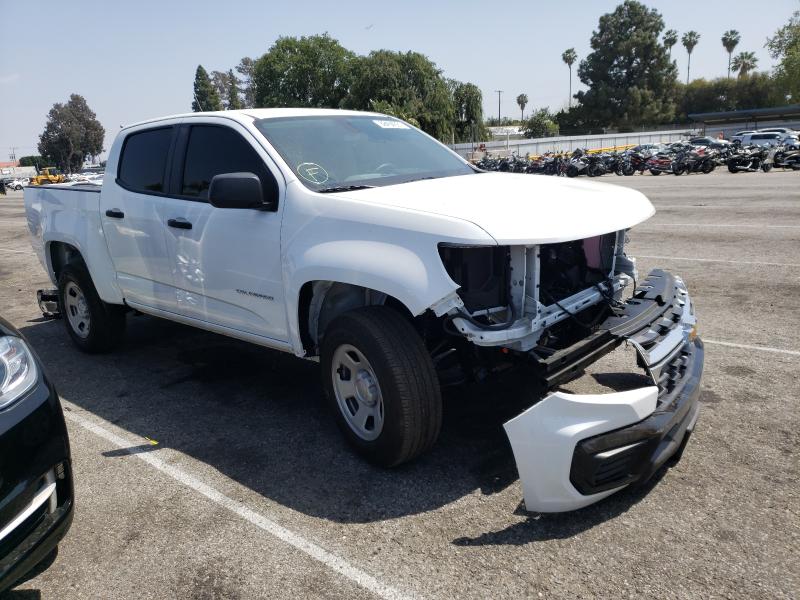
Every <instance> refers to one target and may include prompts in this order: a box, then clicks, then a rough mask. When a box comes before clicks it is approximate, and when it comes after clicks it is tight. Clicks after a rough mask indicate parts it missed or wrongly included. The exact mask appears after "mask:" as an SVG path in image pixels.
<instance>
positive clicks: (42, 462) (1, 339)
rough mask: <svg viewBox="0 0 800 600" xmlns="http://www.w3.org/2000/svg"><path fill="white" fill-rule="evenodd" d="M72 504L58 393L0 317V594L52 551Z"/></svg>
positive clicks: (68, 519) (66, 526)
mask: <svg viewBox="0 0 800 600" xmlns="http://www.w3.org/2000/svg"><path fill="white" fill-rule="evenodd" d="M73 507H74V501H73V484H72V465H71V459H70V449H69V440H68V438H67V429H66V426H65V424H64V415H63V413H62V412H61V404H60V402H59V399H58V394H57V393H56V390H55V388H54V387H53V384H52V383H50V381H49V380H48V379H47V376H46V375H45V373H44V370H43V369H42V365H41V364H40V363H39V361H38V359H37V358H36V355H35V354H34V352H33V350H32V349H31V347H30V346H29V345H28V343H27V342H26V341H25V339H24V338H23V337H22V336H21V335H20V333H19V332H18V331H17V330H16V329H14V328H13V327H12V326H11V325H10V324H9V323H8V322H7V321H4V320H3V319H2V318H0V594H2V593H3V592H4V591H5V590H7V589H9V588H10V587H13V586H14V585H15V584H16V583H17V582H19V581H20V580H21V579H24V578H25V576H26V575H28V574H29V573H30V572H31V570H33V569H37V568H38V569H41V568H42V564H46V563H47V561H48V560H51V559H52V558H53V557H54V555H55V552H56V548H57V545H58V543H59V541H60V540H61V539H62V538H63V537H64V535H65V534H66V533H67V530H68V529H69V527H70V524H71V523H72V514H73Z"/></svg>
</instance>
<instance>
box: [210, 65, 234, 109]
mask: <svg viewBox="0 0 800 600" xmlns="http://www.w3.org/2000/svg"><path fill="white" fill-rule="evenodd" d="M208 78H209V79H210V80H211V85H212V86H214V91H215V92H217V97H218V98H219V99H220V104H222V105H223V108H224V107H225V101H224V100H225V99H226V98H227V97H228V86H229V85H230V78H229V77H228V72H227V71H211V73H209V74H208Z"/></svg>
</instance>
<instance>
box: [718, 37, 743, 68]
mask: <svg viewBox="0 0 800 600" xmlns="http://www.w3.org/2000/svg"><path fill="white" fill-rule="evenodd" d="M741 38H742V36H741V35H739V32H738V31H736V30H735V29H729V30H728V31H726V32H725V33H723V34H722V45H723V46H724V47H725V51H726V52H727V53H728V79H730V78H731V55H732V54H733V51H734V50H736V46H738V45H739V40H740V39H741Z"/></svg>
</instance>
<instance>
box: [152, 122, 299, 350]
mask: <svg viewBox="0 0 800 600" xmlns="http://www.w3.org/2000/svg"><path fill="white" fill-rule="evenodd" d="M186 123H188V124H184V125H182V126H181V131H180V134H179V137H178V143H177V145H176V160H175V166H174V169H173V185H174V188H173V190H172V193H171V195H170V196H171V197H170V198H167V199H166V204H165V210H166V213H165V217H166V222H167V223H168V227H167V229H166V237H167V247H168V252H169V254H170V257H171V260H172V274H173V278H174V281H175V286H176V294H177V310H178V312H179V313H180V314H182V315H185V316H187V317H192V318H195V319H201V320H203V321H206V322H208V323H212V324H215V325H222V326H224V327H228V328H232V329H235V330H238V331H243V332H246V333H249V334H256V335H258V336H262V337H267V338H270V339H274V340H280V341H286V340H288V333H287V324H286V310H285V306H284V296H283V283H282V269H281V256H280V251H281V243H280V242H281V237H280V236H281V216H282V214H283V200H284V191H283V188H284V183H283V178H282V176H281V175H280V171H279V170H278V169H277V167H276V166H275V165H274V163H273V162H272V160H271V159H270V157H269V155H268V154H267V153H266V152H265V150H264V149H263V148H262V147H261V146H260V145H259V144H258V142H257V140H256V139H255V137H254V136H253V134H252V133H251V132H249V131H248V130H247V129H245V128H244V127H243V126H242V125H240V124H239V123H236V122H235V121H232V120H230V119H224V118H216V119H215V118H213V117H205V118H196V119H195V118H193V119H187V120H186ZM237 172H251V173H255V174H256V175H258V177H259V178H260V179H261V185H262V188H264V189H265V190H270V192H271V193H272V194H274V195H275V196H276V197H278V207H277V210H276V211H263V210H256V209H219V208H214V207H213V206H211V205H210V204H209V203H208V188H209V184H210V183H211V179H212V178H213V177H214V176H215V175H219V174H222V173H237ZM279 182H280V185H278V183H279Z"/></svg>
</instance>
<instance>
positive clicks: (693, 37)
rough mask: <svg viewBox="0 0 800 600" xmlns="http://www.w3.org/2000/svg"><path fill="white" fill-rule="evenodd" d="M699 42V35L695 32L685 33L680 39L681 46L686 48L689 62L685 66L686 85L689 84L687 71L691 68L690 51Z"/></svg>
mask: <svg viewBox="0 0 800 600" xmlns="http://www.w3.org/2000/svg"><path fill="white" fill-rule="evenodd" d="M699 41H700V34H699V33H697V32H696V31H687V32H686V33H684V34H683V37H682V38H681V44H683V47H684V48H686V52H688V53H689V62H688V63H687V65H686V84H687V85H688V84H689V71H690V70H691V68H692V50H694V47H695V46H697V42H699Z"/></svg>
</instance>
